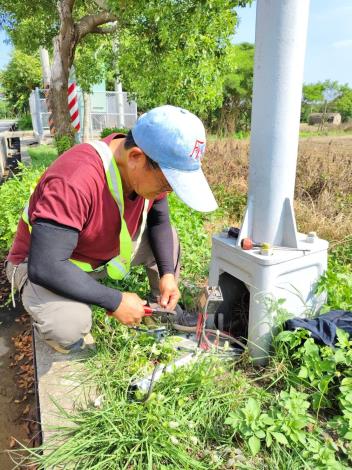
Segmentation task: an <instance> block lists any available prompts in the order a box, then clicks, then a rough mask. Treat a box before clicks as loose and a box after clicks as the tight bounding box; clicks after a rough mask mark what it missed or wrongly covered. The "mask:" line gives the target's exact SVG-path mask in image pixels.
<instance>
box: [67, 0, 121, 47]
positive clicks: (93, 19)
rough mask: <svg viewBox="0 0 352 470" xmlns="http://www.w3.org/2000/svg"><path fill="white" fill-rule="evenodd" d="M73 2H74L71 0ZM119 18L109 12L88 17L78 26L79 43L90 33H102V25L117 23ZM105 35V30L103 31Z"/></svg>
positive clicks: (82, 19)
mask: <svg viewBox="0 0 352 470" xmlns="http://www.w3.org/2000/svg"><path fill="white" fill-rule="evenodd" d="M71 1H72V0H71ZM116 20H117V17H116V16H115V15H113V14H112V13H110V12H109V11H101V12H99V13H97V14H96V15H86V16H84V17H83V18H81V20H80V21H79V22H78V23H77V24H76V31H77V42H79V41H80V40H81V39H82V38H84V36H86V35H87V34H89V33H101V28H97V27H98V26H100V25H103V24H106V23H111V22H113V21H116ZM103 31H104V33H105V30H103Z"/></svg>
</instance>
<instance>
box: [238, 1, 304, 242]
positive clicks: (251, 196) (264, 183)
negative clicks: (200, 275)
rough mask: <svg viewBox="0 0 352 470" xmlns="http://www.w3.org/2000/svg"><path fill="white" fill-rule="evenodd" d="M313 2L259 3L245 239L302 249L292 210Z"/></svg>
mask: <svg viewBox="0 0 352 470" xmlns="http://www.w3.org/2000/svg"><path fill="white" fill-rule="evenodd" d="M308 13H309V0H258V1H257V16H256V35H255V64H254V87H253V108H252V126H251V144H250V147H251V151H250V166H249V192H248V208H247V215H246V219H245V221H246V224H245V225H246V230H244V232H245V231H247V234H244V236H251V238H252V239H253V240H256V241H258V242H269V243H272V244H275V245H286V246H296V245H297V236H296V235H297V234H296V224H295V217H294V213H293V209H292V201H293V193H294V184H295V174H296V162H297V148H298V138H299V121H300V106H301V94H302V84H303V67H304V54H305V47H306V36H307V27H308Z"/></svg>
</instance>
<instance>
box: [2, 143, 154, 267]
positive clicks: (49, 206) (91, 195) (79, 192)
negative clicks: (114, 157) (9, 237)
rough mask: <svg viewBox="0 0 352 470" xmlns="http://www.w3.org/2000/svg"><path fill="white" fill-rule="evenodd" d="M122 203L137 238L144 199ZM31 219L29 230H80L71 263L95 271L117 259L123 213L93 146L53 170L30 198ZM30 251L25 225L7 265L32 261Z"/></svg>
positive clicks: (71, 154)
mask: <svg viewBox="0 0 352 470" xmlns="http://www.w3.org/2000/svg"><path fill="white" fill-rule="evenodd" d="M122 137H125V136H124V135H123V134H111V135H109V136H108V137H106V138H105V139H103V141H104V142H106V143H107V144H109V143H110V142H111V140H112V139H113V138H122ZM159 198H160V197H159ZM124 201H125V214H124V217H125V220H126V224H127V227H128V231H129V232H130V235H131V237H133V236H134V235H135V233H136V232H137V229H138V226H139V223H140V220H141V215H142V213H143V208H144V201H145V199H144V198H143V197H141V196H136V197H135V198H134V199H133V200H131V199H129V198H125V199H124ZM152 204H153V201H151V202H150V204H149V208H150V207H151V206H152ZM29 219H30V222H31V224H33V222H34V221H35V220H36V219H47V220H52V221H54V222H57V223H59V224H63V225H67V226H69V227H73V228H76V229H77V230H78V231H79V237H78V244H77V246H76V248H75V250H74V251H73V253H72V258H73V259H76V260H79V261H84V262H87V263H90V264H91V265H92V266H93V268H96V267H98V266H100V265H101V264H103V263H106V262H107V261H109V260H110V259H111V258H113V257H114V256H116V255H118V253H119V250H120V244H119V233H120V228H121V218H120V212H119V209H118V207H117V204H116V202H115V200H114V199H113V197H112V195H111V193H110V190H109V188H108V185H107V182H106V178H105V171H104V166H103V163H102V161H101V158H100V156H99V155H98V153H97V152H96V150H95V149H94V148H93V147H92V146H91V145H89V144H79V145H75V146H74V147H72V149H70V150H68V151H67V152H65V153H64V154H62V155H61V156H60V157H59V158H58V159H57V160H55V161H54V163H52V165H50V167H49V168H48V169H47V170H46V171H45V173H44V174H43V176H42V177H41V179H40V181H39V183H38V184H37V186H36V188H35V190H34V193H33V194H32V196H31V198H30V202H29ZM29 246H30V233H29V230H28V226H27V224H26V223H25V222H24V221H23V220H22V219H21V220H20V221H19V224H18V228H17V234H16V237H15V240H14V243H13V245H12V248H11V250H10V253H9V255H8V260H9V261H11V262H12V263H14V264H16V265H17V264H19V263H21V262H22V261H23V260H24V259H25V258H26V257H28V253H29Z"/></svg>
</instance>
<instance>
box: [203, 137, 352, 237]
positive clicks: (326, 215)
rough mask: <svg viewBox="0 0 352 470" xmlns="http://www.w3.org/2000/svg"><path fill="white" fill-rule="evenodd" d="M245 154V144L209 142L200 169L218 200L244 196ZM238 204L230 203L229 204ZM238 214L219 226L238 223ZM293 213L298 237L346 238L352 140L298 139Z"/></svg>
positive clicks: (350, 227) (350, 223)
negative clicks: (303, 233) (308, 234)
mask: <svg viewBox="0 0 352 470" xmlns="http://www.w3.org/2000/svg"><path fill="white" fill-rule="evenodd" d="M248 150H249V142H248V141H238V140H233V139H227V140H217V141H214V142H210V143H209V145H208V149H207V156H206V159H205V163H204V168H205V172H206V174H207V177H208V179H209V181H210V183H211V185H214V186H215V187H216V188H217V191H218V193H219V191H220V192H221V196H224V195H226V194H237V195H245V194H246V192H247V177H248ZM221 199H222V198H221ZM229 202H230V203H231V199H230V200H228V201H227V203H229ZM237 202H238V200H236V199H234V205H236V204H237ZM238 209H239V207H238V205H237V207H235V208H234V210H233V211H230V213H231V220H228V219H227V218H226V219H224V220H223V221H222V222H223V225H228V224H229V222H231V223H232V225H238V224H239V223H240V222H241V215H240V214H239V211H238ZM241 211H242V207H241ZM295 211H296V219H297V224H298V229H299V230H300V231H302V232H305V233H306V232H308V231H312V230H314V231H316V232H317V233H318V234H319V236H320V237H322V238H326V239H328V240H330V241H338V240H342V239H343V238H344V237H346V236H348V235H350V234H351V232H352V137H347V136H343V137H342V136H341V137H340V136H338V137H312V138H309V139H302V140H301V142H300V146H299V157H298V164H297V176H296V191H295ZM242 215H243V214H242Z"/></svg>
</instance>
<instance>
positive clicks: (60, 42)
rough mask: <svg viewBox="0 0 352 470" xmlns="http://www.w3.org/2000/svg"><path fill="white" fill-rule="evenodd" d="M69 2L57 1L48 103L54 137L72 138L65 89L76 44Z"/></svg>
mask: <svg viewBox="0 0 352 470" xmlns="http://www.w3.org/2000/svg"><path fill="white" fill-rule="evenodd" d="M72 6H73V2H72V1H71V2H70V1H65V0H64V1H58V2H57V7H58V10H59V15H60V20H61V22H60V23H61V24H60V31H59V34H58V35H57V36H56V37H55V38H54V41H53V42H54V58H53V65H52V68H51V86H50V91H49V102H50V107H51V110H52V115H53V120H54V126H55V129H56V136H57V137H58V138H60V137H61V136H63V135H68V136H73V133H74V132H73V128H72V126H71V119H70V114H69V110H68V104H67V88H68V77H69V73H70V67H71V66H72V63H73V59H74V53H75V49H76V44H77V38H76V30H75V25H74V22H73V18H72Z"/></svg>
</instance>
